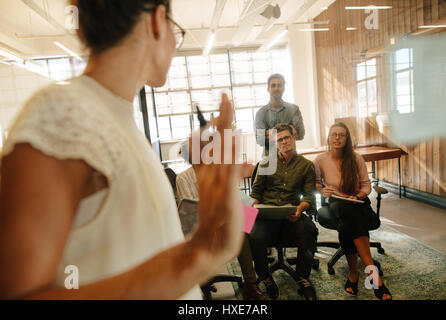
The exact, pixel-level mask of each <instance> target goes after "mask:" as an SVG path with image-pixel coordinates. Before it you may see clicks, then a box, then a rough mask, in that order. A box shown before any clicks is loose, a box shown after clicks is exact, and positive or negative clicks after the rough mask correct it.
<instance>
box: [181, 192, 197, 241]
mask: <svg viewBox="0 0 446 320" xmlns="http://www.w3.org/2000/svg"><path fill="white" fill-rule="evenodd" d="M178 214H179V216H180V222H181V229H182V230H183V234H184V235H185V236H186V235H188V234H189V233H191V232H192V231H193V230H194V229H195V227H196V225H197V222H198V201H195V200H190V199H183V200H181V202H180V205H179V206H178Z"/></svg>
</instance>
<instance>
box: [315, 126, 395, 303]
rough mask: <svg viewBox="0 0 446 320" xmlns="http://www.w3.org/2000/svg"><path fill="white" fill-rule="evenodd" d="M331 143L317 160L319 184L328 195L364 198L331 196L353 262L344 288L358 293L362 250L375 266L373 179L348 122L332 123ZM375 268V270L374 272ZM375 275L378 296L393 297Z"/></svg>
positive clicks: (364, 259)
mask: <svg viewBox="0 0 446 320" xmlns="http://www.w3.org/2000/svg"><path fill="white" fill-rule="evenodd" d="M328 146H329V149H328V151H327V152H325V153H323V154H321V155H319V156H318V157H317V158H316V160H315V161H314V165H315V170H316V188H317V189H318V190H319V191H320V192H321V193H322V195H323V196H324V197H325V198H330V197H331V196H332V195H339V196H342V197H346V198H351V199H359V200H364V203H363V204H361V203H355V202H349V201H345V200H338V199H335V198H330V199H329V210H330V212H331V213H332V214H333V215H334V216H335V217H336V218H337V219H338V221H337V223H338V231H339V242H340V244H341V247H342V249H343V251H344V252H345V257H346V258H347V262H348V266H349V275H348V279H347V282H346V284H345V288H344V289H345V291H346V292H347V293H348V294H350V295H354V296H356V295H357V294H358V280H359V272H358V254H359V256H360V258H361V260H362V262H363V263H364V266H366V267H367V266H373V260H372V256H371V253H370V239H369V230H371V229H372V228H371V225H370V221H371V216H370V215H372V214H374V213H373V210H372V208H371V206H370V200H369V198H368V195H369V194H370V192H371V187H370V180H369V177H368V174H367V167H366V165H365V162H364V159H363V158H362V157H361V156H360V155H358V154H357V153H355V152H354V151H353V146H352V139H351V136H350V133H349V130H348V128H347V126H346V125H345V124H343V123H342V122H339V123H336V124H334V125H332V126H331V128H330V132H329V135H328ZM369 268H370V267H369ZM375 270H376V269H375ZM373 272H374V271H373V270H372V271H371V273H370V275H372V273H373ZM373 276H374V279H378V285H379V288H378V289H374V292H375V296H376V297H377V298H379V299H380V300H390V299H392V296H391V294H390V292H389V290H388V289H387V287H386V286H385V285H384V283H383V282H382V279H381V277H379V274H376V275H373Z"/></svg>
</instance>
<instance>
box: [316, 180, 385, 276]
mask: <svg viewBox="0 0 446 320" xmlns="http://www.w3.org/2000/svg"><path fill="white" fill-rule="evenodd" d="M373 189H374V190H375V191H376V193H377V194H378V196H377V197H376V200H377V201H376V214H377V215H378V218H379V212H380V209H381V195H383V194H386V193H388V191H387V189H385V188H382V187H379V186H374V187H373ZM315 217H316V221H318V222H319V224H320V225H321V226H323V227H324V228H327V229H330V230H337V224H336V220H335V217H334V216H333V215H332V214H331V212H330V210H329V209H328V204H327V202H326V201H325V199H324V198H323V197H322V207H321V208H320V209H319V210H317V215H316V216H315ZM378 228H379V226H378V227H376V228H374V229H372V230H376V229H378ZM317 246H318V247H328V248H333V249H337V251H336V252H335V253H334V254H333V256H332V257H331V258H330V260H329V261H328V263H327V266H328V273H329V274H331V275H334V274H335V270H334V268H333V266H334V265H335V264H336V262H337V261H338V260H339V259H340V258H341V257H342V256H343V255H344V251H343V250H342V248H341V245H340V243H339V242H331V241H328V242H318V243H317ZM370 247H371V248H377V250H378V253H380V254H384V252H385V251H384V249H383V247H382V246H381V243H380V242H370ZM373 263H374V264H375V266H376V267H377V268H378V270H379V274H380V276H382V275H383V272H382V269H381V265H380V263H379V262H378V261H376V260H373Z"/></svg>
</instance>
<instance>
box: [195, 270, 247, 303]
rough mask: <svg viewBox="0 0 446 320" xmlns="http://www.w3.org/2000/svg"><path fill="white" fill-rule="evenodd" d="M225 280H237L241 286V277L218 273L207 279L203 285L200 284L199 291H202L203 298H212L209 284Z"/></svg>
mask: <svg viewBox="0 0 446 320" xmlns="http://www.w3.org/2000/svg"><path fill="white" fill-rule="evenodd" d="M225 281H232V282H237V283H238V285H239V287H240V288H241V287H242V282H243V280H242V277H239V276H233V275H218V276H215V277H213V278H212V279H211V280H209V281H208V282H207V283H205V284H204V285H202V286H201V287H200V288H201V291H202V292H203V295H204V299H205V300H212V295H211V286H212V285H213V284H214V283H217V282H225Z"/></svg>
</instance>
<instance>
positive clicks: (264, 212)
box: [254, 204, 297, 220]
mask: <svg viewBox="0 0 446 320" xmlns="http://www.w3.org/2000/svg"><path fill="white" fill-rule="evenodd" d="M254 208H256V209H259V213H258V215H257V219H269V220H281V219H284V218H285V217H286V216H289V215H290V214H293V213H295V212H296V210H297V207H296V206H293V205H291V204H286V205H284V206H273V205H269V204H256V205H254Z"/></svg>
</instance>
